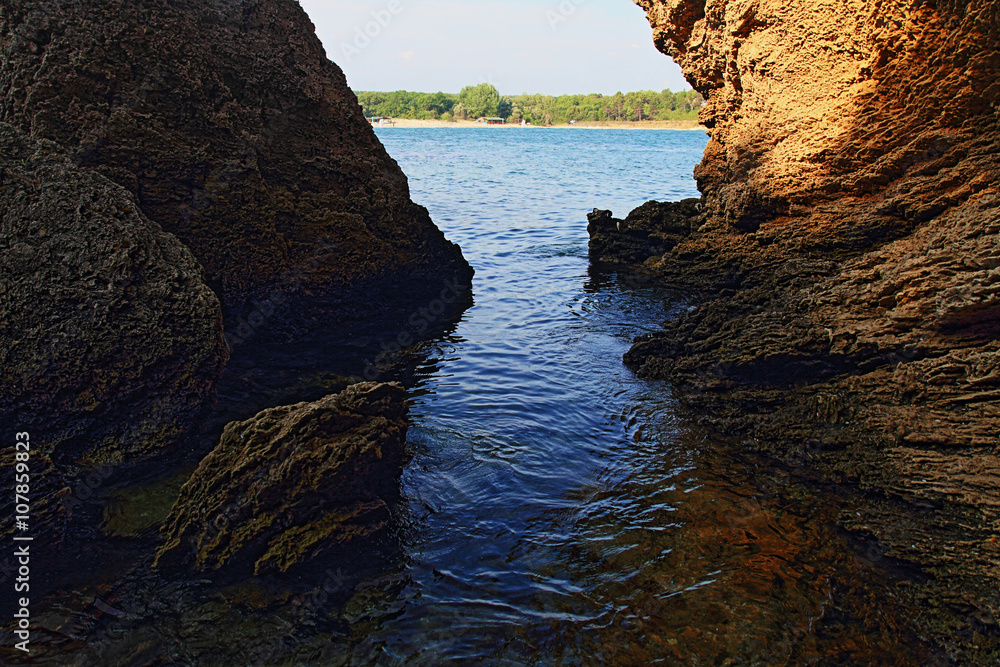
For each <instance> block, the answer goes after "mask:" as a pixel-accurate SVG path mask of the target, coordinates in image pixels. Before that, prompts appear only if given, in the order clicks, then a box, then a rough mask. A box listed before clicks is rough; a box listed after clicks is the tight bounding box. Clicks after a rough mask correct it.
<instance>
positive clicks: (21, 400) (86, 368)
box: [0, 123, 228, 535]
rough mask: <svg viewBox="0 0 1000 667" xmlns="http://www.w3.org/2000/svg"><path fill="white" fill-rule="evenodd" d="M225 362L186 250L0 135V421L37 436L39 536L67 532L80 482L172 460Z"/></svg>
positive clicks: (40, 151)
mask: <svg viewBox="0 0 1000 667" xmlns="http://www.w3.org/2000/svg"><path fill="white" fill-rule="evenodd" d="M227 357H228V350H227V348H226V344H225V341H224V340H223V338H222V313H221V309H220V307H219V301H218V299H216V297H215V294H213V293H212V291H211V290H210V289H208V287H206V286H205V283H204V282H203V281H202V274H201V267H200V266H199V265H198V263H197V262H196V261H195V259H194V257H193V256H192V255H191V253H190V251H188V249H187V248H185V247H184V246H183V245H181V243H180V242H179V241H178V240H177V239H176V238H175V237H173V236H172V235H170V234H167V233H165V232H163V230H161V229H160V228H159V227H158V226H157V225H156V224H155V223H153V222H151V221H150V220H149V219H147V218H146V217H145V216H144V215H143V214H142V212H141V211H140V210H139V206H138V204H137V202H136V201H135V199H134V197H133V196H132V195H131V194H129V193H128V192H127V191H126V190H125V189H123V188H122V187H121V186H119V185H116V184H115V183H112V182H111V181H109V180H108V179H107V178H105V177H104V176H101V175H100V174H97V173H94V172H92V171H89V170H85V169H80V168H78V167H76V166H74V165H73V164H72V163H71V162H70V160H69V159H68V158H67V156H66V155H65V153H64V151H63V150H62V149H61V148H60V147H59V146H57V145H55V144H53V143H52V142H48V141H44V140H43V141H33V140H31V139H29V138H27V137H26V136H24V135H23V134H22V133H21V132H19V131H17V130H15V129H14V128H12V127H10V126H9V125H6V124H3V123H0V359H2V363H3V369H4V372H3V375H2V377H0V418H2V421H3V423H4V424H7V425H8V427H9V428H11V429H14V430H16V431H19V432H27V433H28V434H29V435H30V440H31V442H32V446H31V450H30V451H31V453H30V457H29V459H30V460H31V465H30V466H29V468H30V471H31V473H32V474H33V475H34V477H33V478H32V479H33V481H34V485H33V486H32V487H31V489H32V502H33V505H32V508H33V514H34V518H35V520H36V521H37V523H36V524H34V525H33V526H32V529H33V530H36V531H43V532H45V533H54V534H56V535H58V534H59V533H60V532H61V529H62V527H63V525H64V524H63V522H62V519H64V518H65V517H66V514H67V512H65V511H64V510H67V509H70V508H72V506H73V505H74V504H76V503H78V502H79V500H80V499H79V498H76V497H75V496H74V495H73V493H71V492H70V489H69V488H64V485H65V484H66V483H67V482H69V481H70V480H71V479H72V477H73V476H74V474H75V473H76V472H78V471H80V470H88V471H91V472H92V471H94V470H112V469H113V468H114V467H116V466H118V465H120V464H122V463H129V462H135V461H138V460H142V459H144V458H148V457H149V456H151V455H155V454H161V453H163V451H164V450H165V449H169V448H172V447H177V446H178V444H177V443H178V442H181V441H182V436H184V435H185V434H186V433H188V431H189V429H190V427H191V425H192V422H193V421H194V418H195V417H196V416H197V415H198V414H199V413H200V411H201V410H202V408H203V407H204V406H205V404H206V401H207V400H208V399H210V398H211V396H212V388H213V386H214V383H215V381H216V380H217V379H218V377H219V374H220V373H221V372H222V366H223V364H224V363H225V360H226V358H227ZM3 456H4V459H3V463H4V465H7V464H8V463H11V461H10V460H9V459H13V457H14V447H7V448H5V449H4V452H3ZM8 469H9V470H13V466H12V465H11V466H9V467H8ZM109 474H110V473H109ZM108 476H109V475H103V476H99V477H100V479H101V480H103V479H105V478H106V477H108ZM70 486H74V487H76V488H77V489H78V490H79V488H80V486H81V485H78V484H70ZM94 486H95V488H96V486H99V484H96V485H94ZM92 491H93V489H91V492H92ZM59 500H62V501H63V502H57V501H59ZM6 501H7V499H5V502H6ZM57 515H58V516H57Z"/></svg>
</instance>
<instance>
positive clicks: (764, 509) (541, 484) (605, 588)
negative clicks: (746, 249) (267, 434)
mask: <svg viewBox="0 0 1000 667" xmlns="http://www.w3.org/2000/svg"><path fill="white" fill-rule="evenodd" d="M379 138H380V139H381V140H382V141H383V143H384V144H385V146H386V148H387V149H388V151H389V153H390V155H392V156H393V157H394V158H395V159H396V160H397V161H398V162H399V163H400V165H401V167H402V168H403V170H404V171H405V172H406V174H407V175H408V177H409V179H410V187H411V192H412V196H413V199H414V200H415V201H417V202H418V203H421V204H423V205H425V206H427V207H428V208H429V210H430V213H431V216H432V217H433V219H434V220H435V222H436V223H437V224H438V225H439V226H440V227H441V228H442V229H443V230H444V232H445V234H446V235H447V236H448V237H449V238H450V239H452V240H454V241H456V242H457V243H459V244H460V245H461V246H462V248H463V250H464V252H465V255H466V257H467V258H468V260H469V261H470V262H471V263H472V265H473V266H474V267H475V268H476V277H475V283H474V297H475V304H474V306H473V307H472V308H470V309H469V310H468V311H467V312H466V313H465V314H464V316H463V318H462V321H461V322H460V323H459V325H458V327H457V329H456V330H455V331H454V333H453V334H452V335H450V336H448V337H446V339H444V340H442V341H440V343H439V349H438V350H437V352H435V353H434V354H432V355H431V356H430V358H429V359H428V361H427V363H426V364H425V365H424V366H423V367H422V368H420V369H418V372H417V383H416V386H415V388H414V389H413V408H412V421H413V426H412V429H411V432H410V440H411V443H412V447H413V449H414V452H415V457H414V459H413V461H412V462H411V463H410V465H409V466H408V467H407V469H406V472H405V475H404V478H403V494H404V499H405V500H404V503H405V506H404V508H403V515H404V525H405V527H406V529H405V531H404V538H403V544H404V545H405V546H404V550H405V566H404V568H403V569H402V571H401V572H400V573H399V576H398V578H397V579H395V580H394V581H393V586H392V587H389V588H391V591H390V590H389V588H386V590H385V591H384V592H385V597H384V599H383V600H382V602H381V603H379V604H376V605H375V608H374V609H369V610H367V611H366V612H365V615H366V619H367V620H368V621H370V625H367V626H366V631H367V632H368V634H367V637H366V638H365V639H364V641H362V642H361V644H360V645H359V646H357V647H356V650H355V651H354V653H353V654H352V661H354V662H356V663H359V664H360V663H379V664H403V663H405V664H438V663H440V662H442V661H445V662H451V663H459V664H475V663H483V662H486V663H491V664H524V663H543V664H544V663H581V662H582V663H607V664H612V663H617V664H640V663H647V662H653V661H664V662H667V663H668V664H669V663H672V662H677V661H682V662H685V663H689V664H774V663H781V662H785V661H792V662H800V661H802V662H805V661H811V660H815V659H819V658H820V656H824V657H825V658H826V659H830V658H831V657H832V656H840V658H839V659H844V660H847V661H848V662H849V661H850V659H851V656H854V657H858V658H860V656H866V659H870V660H884V661H886V662H893V661H894V659H895V658H894V657H893V656H896V657H899V658H900V659H902V657H901V656H903V655H904V654H905V653H906V650H905V649H903V648H901V647H900V645H899V642H900V639H899V637H898V636H894V635H893V633H892V631H891V630H888V631H887V630H886V628H891V627H892V624H893V621H892V620H891V618H887V617H886V616H883V611H881V610H879V609H878V608H877V605H876V606H873V607H870V608H869V607H865V605H864V604H861V605H860V606H856V608H852V609H845V608H843V607H842V606H841V604H840V602H839V601H836V602H835V601H834V598H835V597H836V596H837V591H838V587H839V588H843V587H844V586H848V587H850V586H854V585H856V581H857V578H859V577H862V576H863V573H862V572H860V570H859V568H861V569H863V568H864V563H859V562H858V558H857V557H856V556H855V555H852V554H851V553H849V552H848V550H847V549H846V548H845V546H844V543H843V540H842V539H840V538H838V537H837V536H836V535H834V534H833V533H832V531H831V530H830V529H829V528H827V527H826V526H828V525H829V524H828V523H827V521H826V519H828V517H825V516H824V510H823V509H822V508H815V507H813V508H811V509H808V510H806V509H803V506H800V505H796V508H794V509H793V508H792V507H790V506H788V505H787V503H783V502H779V501H777V500H774V499H768V497H767V496H768V494H766V493H763V494H762V493H761V490H760V487H759V485H756V486H755V485H754V484H753V483H752V480H750V479H749V475H750V474H752V473H750V472H749V471H748V470H747V468H746V466H744V465H741V464H737V463H736V462H735V461H733V460H727V459H725V458H724V457H720V456H714V455H713V454H712V449H713V447H712V444H711V443H706V442H704V441H703V440H702V439H701V438H700V436H699V435H698V434H697V432H696V431H695V430H694V429H693V428H691V427H690V426H688V425H685V424H684V423H682V422H681V421H679V420H678V418H677V417H676V416H675V405H674V403H673V401H672V400H671V398H670V392H669V388H668V387H665V386H663V385H658V384H653V383H648V382H645V381H641V380H639V379H637V378H635V377H634V376H633V374H632V373H631V372H630V371H629V370H627V369H626V368H625V367H624V366H623V364H622V361H621V356H622V354H623V353H624V352H625V351H626V349H627V348H628V346H629V344H630V341H631V340H632V338H633V337H634V336H636V335H637V334H639V333H642V332H644V331H648V330H651V329H655V328H656V327H657V325H658V324H659V323H660V322H662V321H663V320H664V319H665V318H667V317H670V316H671V313H673V312H675V311H676V310H677V309H679V308H684V307H686V306H687V303H686V302H685V295H683V294H677V293H669V292H665V291H663V290H662V289H658V288H656V287H654V286H652V285H650V284H648V282H645V281H643V280H642V279H639V278H634V277H633V278H628V277H623V276H616V275H606V274H600V273H596V272H594V271H593V270H592V269H590V267H589V263H588V260H587V232H586V213H587V212H588V211H589V210H590V209H591V208H593V207H595V206H597V207H600V208H610V209H612V211H613V212H614V213H615V215H617V216H619V217H623V216H624V215H625V214H626V213H627V212H628V211H629V210H631V209H632V208H633V207H635V206H637V205H639V204H641V203H642V202H644V201H646V200H649V199H658V200H661V201H662V200H676V199H681V198H684V197H691V196H697V190H696V188H695V185H694V182H693V179H692V176H691V174H692V169H693V167H694V165H695V164H696V163H697V162H698V160H699V159H700V157H701V153H702V151H703V149H704V146H705V143H706V137H705V136H704V134H702V133H701V132H696V131H649V132H645V131H626V130H607V131H588V130H526V131H525V130H511V129H489V128H484V129H482V130H438V129H402V128H400V129H397V128H385V129H382V130H380V131H379ZM806 507H808V505H806ZM376 588H377V587H376ZM885 613H886V614H887V613H888V612H885ZM838 615H840V616H838ZM818 625H822V626H823V628H824V629H823V630H822V631H819V630H818V629H817V626H818ZM852 627H853V628H855V629H853V630H852V629H851V628H852ZM844 628H847V630H845V629H844ZM845 634H846V635H849V636H847V637H845ZM727 660H729V661H730V663H726V661H727Z"/></svg>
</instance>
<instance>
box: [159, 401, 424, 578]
mask: <svg viewBox="0 0 1000 667" xmlns="http://www.w3.org/2000/svg"><path fill="white" fill-rule="evenodd" d="M406 414H407V405H406V392H405V390H404V389H403V387H402V385H400V384H398V383H374V382H362V383H358V384H354V385H351V386H350V387H348V388H347V389H345V390H344V391H343V392H341V393H339V394H335V395H330V396H326V397H325V398H322V399H320V400H318V401H315V402H311V403H298V404H296V405H290V406H281V407H276V408H270V409H268V410H264V411H263V412H261V413H259V414H258V415H256V416H255V417H253V418H251V419H248V420H246V421H242V422H232V423H230V424H229V425H227V426H226V428H225V431H224V432H223V435H222V439H221V440H220V442H219V445H218V446H217V447H216V448H215V449H214V450H212V452H211V453H209V454H208V456H206V457H205V459H204V460H203V461H202V462H201V464H200V465H199V466H198V469H197V470H196V471H195V472H194V474H193V475H192V476H191V479H190V480H188V482H187V483H186V484H185V485H184V486H183V487H182V488H181V492H180V496H179V498H178V499H177V502H176V504H175V505H174V508H173V509H172V510H171V513H170V515H169V516H168V517H167V520H166V522H165V523H164V526H163V529H162V533H163V535H164V538H165V543H164V544H163V545H162V546H161V547H160V549H159V550H158V551H157V555H156V563H157V565H158V566H185V565H192V566H194V567H195V568H196V569H203V570H207V569H218V568H221V567H224V566H233V567H241V566H246V567H249V568H252V570H253V572H254V573H255V574H261V573H264V572H267V571H285V570H287V569H289V568H290V567H292V566H293V565H296V564H298V563H303V562H305V561H307V560H309V559H311V558H314V557H315V556H317V555H318V554H320V553H322V552H323V551H324V550H325V549H327V548H328V547H330V546H331V545H338V544H346V543H350V542H352V541H354V540H357V539H359V538H365V537H369V536H371V535H373V534H375V533H377V532H379V531H380V530H381V529H383V528H384V527H386V526H387V525H388V521H389V518H390V517H389V506H388V503H389V502H391V500H392V499H393V498H394V496H395V495H396V494H398V485H399V474H400V472H401V470H402V465H403V462H404V450H405V440H406V430H407V421H406Z"/></svg>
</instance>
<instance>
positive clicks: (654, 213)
mask: <svg viewBox="0 0 1000 667" xmlns="http://www.w3.org/2000/svg"><path fill="white" fill-rule="evenodd" d="M700 209H701V202H700V201H699V200H697V199H685V200H683V201H679V202H656V201H649V202H646V203H645V204H643V205H642V206H640V207H639V208H637V209H635V210H634V211H632V212H631V213H629V214H628V216H627V217H626V218H625V219H624V220H618V219H616V218H613V217H611V211H601V210H598V209H596V208H595V209H594V210H593V212H592V213H589V214H588V215H587V220H588V221H589V224H588V225H587V232H588V233H589V234H590V258H591V259H592V260H593V261H595V262H602V263H607V264H642V263H644V262H645V261H646V260H647V259H650V258H653V259H656V260H659V259H660V258H661V257H662V256H663V254H664V253H666V252H669V251H670V250H672V249H673V248H674V246H676V245H677V244H678V243H680V242H681V241H683V240H684V239H685V238H687V236H688V235H689V234H690V233H691V232H692V231H693V227H695V226H696V225H697V222H696V220H697V216H698V214H699V211H700Z"/></svg>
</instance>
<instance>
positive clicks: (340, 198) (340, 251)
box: [0, 0, 471, 333]
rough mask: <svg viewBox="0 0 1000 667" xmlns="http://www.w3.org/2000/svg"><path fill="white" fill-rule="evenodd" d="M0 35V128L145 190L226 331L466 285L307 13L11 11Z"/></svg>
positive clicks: (216, 4)
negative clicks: (200, 275) (12, 128)
mask: <svg viewBox="0 0 1000 667" xmlns="http://www.w3.org/2000/svg"><path fill="white" fill-rule="evenodd" d="M0 34H3V35H4V42H3V49H4V57H3V61H2V64H0V91H2V92H0V120H6V121H7V122H10V123H12V124H14V125H17V126H19V127H20V128H22V129H23V130H24V131H26V132H28V133H30V135H31V136H32V137H36V138H45V139H51V140H53V141H56V142H58V143H60V144H62V145H63V146H66V147H69V148H70V149H71V151H72V153H73V157H74V159H75V161H76V162H77V163H78V164H80V165H82V166H85V167H89V168H92V169H94V170H95V171H97V172H98V173H101V174H103V175H105V176H107V177H108V178H110V179H111V180H112V181H114V182H116V183H118V184H120V185H122V186H124V187H125V188H126V189H127V190H129V191H130V192H132V193H133V194H134V195H135V197H136V199H137V200H138V201H139V203H140V206H141V209H142V212H143V213H144V214H145V215H146V216H148V217H149V218H150V219H151V220H153V221H155V222H156V223H158V224H159V225H161V226H162V227H163V228H164V229H165V230H166V231H168V232H171V233H173V234H175V235H176V236H177V237H178V238H180V239H181V241H182V242H184V243H185V244H186V245H187V246H188V247H189V248H191V250H192V252H193V253H194V255H195V257H197V258H198V260H199V261H200V262H201V263H202V264H203V265H204V267H205V271H206V274H207V275H206V278H207V281H208V282H209V284H210V285H211V286H212V287H213V288H214V289H215V290H216V291H217V292H218V293H219V294H220V296H221V297H222V300H223V307H224V309H225V312H226V314H227V323H228V324H231V325H232V326H230V327H228V328H229V329H230V330H231V331H230V333H235V331H236V329H237V326H238V324H237V322H238V320H239V318H240V317H245V316H247V315H248V311H250V310H253V309H254V308H256V309H257V310H258V311H259V313H258V314H257V315H256V316H255V317H257V318H258V319H259V318H260V317H262V316H268V315H270V313H271V311H272V310H279V311H280V310H281V309H282V307H284V308H285V309H286V310H290V309H291V306H292V305H293V303H294V302H295V301H296V299H297V297H299V296H302V295H304V294H307V293H308V295H309V299H308V300H307V301H303V300H300V301H299V302H298V303H294V305H295V306H296V318H299V319H305V318H307V317H308V316H309V314H310V313H312V314H316V315H317V316H318V315H322V316H323V317H325V318H328V317H330V316H331V315H333V314H334V313H338V312H339V313H340V314H341V315H343V314H347V315H350V314H352V313H355V312H356V311H357V310H359V309H362V306H367V307H368V309H371V308H372V307H373V306H375V305H377V304H378V303H379V301H380V300H381V299H382V298H383V297H385V295H386V294H390V295H392V296H395V297H396V298H405V297H406V296H407V295H412V294H414V293H418V292H419V291H420V290H421V289H422V288H424V287H427V288H428V289H430V290H431V291H434V292H439V291H440V289H441V284H442V281H444V280H446V279H451V278H452V277H453V276H454V275H456V274H457V275H458V276H460V277H461V279H462V280H463V281H465V282H467V281H468V279H469V278H470V277H471V269H470V268H469V266H468V264H467V263H466V262H465V261H464V259H463V258H462V256H461V252H460V250H459V249H458V247H457V246H455V245H454V244H452V243H449V242H448V241H447V240H446V239H445V238H444V236H443V234H442V233H441V232H440V231H439V230H438V229H437V228H436V227H435V226H434V224H433V223H432V222H431V220H430V218H429V217H428V215H427V211H426V210H425V209H424V208H422V207H420V206H418V205H416V204H414V203H413V202H412V201H411V200H410V198H409V191H408V186H407V181H406V177H405V176H404V175H403V173H402V172H401V171H400V169H399V167H398V165H396V163H395V161H394V160H392V158H390V157H389V156H388V155H387V154H386V152H385V150H384V149H383V148H382V146H381V144H380V143H379V142H378V140H377V138H376V137H375V135H374V133H373V131H372V130H371V128H370V127H369V126H368V124H367V122H366V121H365V119H364V117H363V116H362V113H361V109H360V107H359V106H358V104H357V100H356V98H355V96H354V94H353V93H352V92H351V90H350V89H349V88H348V87H347V83H346V80H345V78H344V75H343V72H341V70H340V69H339V68H338V67H337V66H336V65H335V64H333V63H332V62H330V61H329V60H327V59H326V57H325V55H324V52H323V48H322V46H321V44H320V42H319V40H318V38H317V37H316V35H315V32H314V28H313V26H312V24H311V23H310V21H309V19H308V17H307V16H306V15H305V13H304V12H303V10H302V8H301V7H300V6H299V5H298V3H297V2H295V1H294V0H253V1H250V2H244V1H238V0H211V1H209V2H202V1H197V2H196V1H194V0H149V1H136V0H112V1H111V2H104V1H103V0H84V1H83V2H74V3H70V4H67V3H64V2H56V1H55V0H44V1H42V2H22V1H20V0H15V1H13V2H5V3H4V4H3V6H2V7H0ZM380 290H386V291H385V292H382V291H380ZM360 294H363V295H364V299H358V298H356V297H358V296H359V295H360ZM258 306H259V307H258ZM280 319H281V318H280V317H278V316H274V317H272V321H271V322H270V323H269V324H272V325H273V324H274V323H275V322H276V321H279V320H280ZM251 324H252V325H255V326H259V325H260V324H261V322H259V321H258V322H251Z"/></svg>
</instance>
